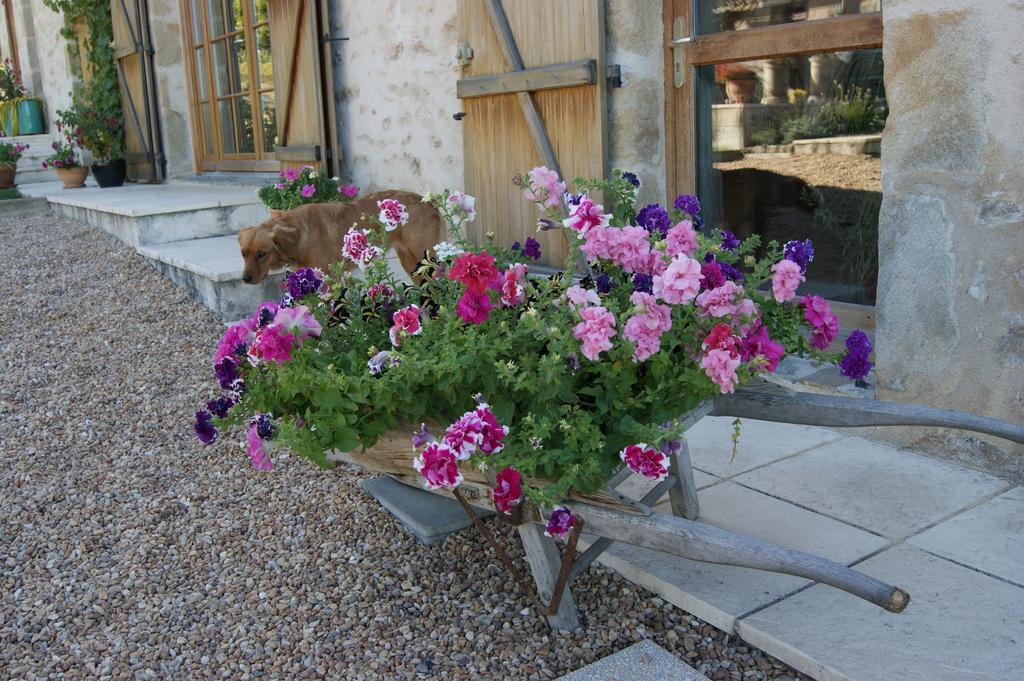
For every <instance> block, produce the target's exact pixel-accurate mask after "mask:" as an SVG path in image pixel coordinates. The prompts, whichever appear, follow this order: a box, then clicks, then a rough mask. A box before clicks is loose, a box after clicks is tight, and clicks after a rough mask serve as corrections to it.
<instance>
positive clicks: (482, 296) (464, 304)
mask: <svg viewBox="0 0 1024 681" xmlns="http://www.w3.org/2000/svg"><path fill="white" fill-rule="evenodd" d="M492 309H494V305H493V304H492V303H491V296H490V295H488V293H487V291H486V290H484V291H481V292H479V293H476V292H474V291H473V290H472V289H469V288H467V289H466V290H465V291H463V293H462V297H461V298H459V303H458V305H457V306H456V308H455V313H456V314H458V315H459V319H461V320H462V321H464V322H466V323H469V324H483V323H484V322H486V321H487V318H488V317H489V316H490V313H491V310H492Z"/></svg>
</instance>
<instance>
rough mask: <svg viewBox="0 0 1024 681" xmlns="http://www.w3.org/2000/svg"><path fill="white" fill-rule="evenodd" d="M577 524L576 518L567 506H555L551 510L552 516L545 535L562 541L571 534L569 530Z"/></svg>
mask: <svg viewBox="0 0 1024 681" xmlns="http://www.w3.org/2000/svg"><path fill="white" fill-rule="evenodd" d="M575 523H576V516H575V515H573V512H572V511H570V510H569V509H567V508H566V507H565V506H555V507H554V508H553V509H551V516H550V517H549V518H548V526H547V528H546V529H545V530H544V534H545V535H547V536H549V537H558V538H559V539H562V538H564V537H565V535H567V534H569V530H571V529H572V526H573V525H574V524H575Z"/></svg>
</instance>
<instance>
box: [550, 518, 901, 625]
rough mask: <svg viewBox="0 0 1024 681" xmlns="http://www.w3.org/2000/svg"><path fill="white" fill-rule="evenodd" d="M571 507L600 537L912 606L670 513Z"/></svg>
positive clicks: (863, 578)
mask: <svg viewBox="0 0 1024 681" xmlns="http://www.w3.org/2000/svg"><path fill="white" fill-rule="evenodd" d="M567 505H568V506H569V508H571V509H572V511H573V513H578V514H579V516H580V517H581V518H583V520H584V522H585V523H586V525H585V527H586V528H587V532H588V533H591V534H596V535H598V536H600V537H613V538H614V539H615V541H618V542H623V543H625V544H632V545H634V546H640V547H643V548H646V549H653V550H655V551H661V552H663V553H668V554H671V555H673V556H681V557H683V558H689V559H690V560H699V561H702V562H705V563H718V564H721V565H737V566H739V567H748V568H754V569H755V570H767V571H768V572H781V573H783V574H787V575H795V576H797V577H803V578H805V579H813V580H815V581H817V582H821V583H822V584H828V585H829V586H833V587H835V588H837V589H842V590H843V591H846V592H848V593H851V594H853V595H854V596H858V597H860V598H863V599H864V600H866V601H868V602H870V603H874V604H875V605H877V606H879V607H882V608H885V609H886V610H888V611H890V612H902V611H903V609H904V608H906V607H907V604H908V603H909V602H910V596H909V595H908V594H907V592H906V591H904V590H903V589H900V588H897V587H894V586H891V585H889V584H886V583H885V582H882V581H881V580H878V579H875V578H874V577H871V576H869V575H865V574H864V573H862V572H857V571H856V570H852V569H850V568H848V567H846V566H845V565H840V564H839V563H836V562H833V561H831V560H827V559H825V558H821V557H819V556H815V555H812V554H810V553H805V552H803V551H797V550H795V549H787V548H785V547H782V546H778V545H776V544H769V543H768V542H764V541H761V540H760V539H754V538H753V537H747V536H744V535H742V534H739V533H736V532H731V531H729V530H723V529H721V528H718V527H712V526H711V525H706V524H704V523H698V522H694V521H692V520H686V519H684V518H675V517H673V516H669V515H665V514H664V513H654V514H653V515H650V516H637V515H628V514H626V513H621V512H619V511H615V510H613V509H609V508H596V507H593V506H589V505H587V504H581V503H578V502H572V503H569V504H567ZM538 530H539V528H538Z"/></svg>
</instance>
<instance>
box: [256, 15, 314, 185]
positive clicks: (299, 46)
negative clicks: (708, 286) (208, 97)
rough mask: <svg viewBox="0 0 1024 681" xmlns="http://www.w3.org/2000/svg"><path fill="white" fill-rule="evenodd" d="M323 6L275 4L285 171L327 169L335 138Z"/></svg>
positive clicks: (278, 150)
mask: <svg viewBox="0 0 1024 681" xmlns="http://www.w3.org/2000/svg"><path fill="white" fill-rule="evenodd" d="M318 4H319V3H318V0H276V1H275V2H271V3H269V10H270V41H271V44H272V45H273V47H274V49H273V54H274V83H275V85H274V89H275V91H276V92H277V98H278V99H277V101H278V108H277V143H276V145H275V148H274V151H275V156H276V157H277V159H278V160H279V161H281V164H282V166H284V167H297V166H302V165H312V166H316V167H319V168H324V169H325V170H326V167H325V165H324V164H325V161H326V150H327V149H328V144H329V138H328V135H327V129H326V122H325V115H324V112H325V108H324V93H323V88H324V81H323V73H322V69H321V61H320V60H321V57H322V55H323V51H322V50H321V48H320V31H319V27H320V19H319V16H318V15H319V13H320V11H319V10H320V8H319V7H318ZM324 19H325V21H324V25H326V17H325V18H324ZM325 33H326V31H325Z"/></svg>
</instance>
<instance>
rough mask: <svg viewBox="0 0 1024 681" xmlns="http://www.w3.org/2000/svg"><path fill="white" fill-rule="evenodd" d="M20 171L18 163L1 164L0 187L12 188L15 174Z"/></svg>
mask: <svg viewBox="0 0 1024 681" xmlns="http://www.w3.org/2000/svg"><path fill="white" fill-rule="evenodd" d="M17 172H18V164H17V163H3V164H0V189H10V188H11V187H13V186H14V176H15V174H17Z"/></svg>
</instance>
